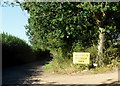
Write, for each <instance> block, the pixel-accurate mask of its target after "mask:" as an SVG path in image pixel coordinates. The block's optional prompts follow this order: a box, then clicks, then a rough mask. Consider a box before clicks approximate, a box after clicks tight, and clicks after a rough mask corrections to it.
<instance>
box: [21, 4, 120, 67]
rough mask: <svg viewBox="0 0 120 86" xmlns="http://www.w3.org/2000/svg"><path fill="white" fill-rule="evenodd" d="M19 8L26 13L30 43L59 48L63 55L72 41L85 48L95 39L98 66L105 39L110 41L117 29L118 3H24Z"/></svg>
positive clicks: (93, 42)
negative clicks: (27, 14) (28, 16)
mask: <svg viewBox="0 0 120 86" xmlns="http://www.w3.org/2000/svg"><path fill="white" fill-rule="evenodd" d="M21 7H22V8H23V9H24V10H27V11H28V13H29V14H30V18H29V19H28V23H29V25H27V26H26V29H27V31H28V32H27V34H28V35H29V37H30V39H31V43H32V44H33V46H35V47H40V48H43V49H45V48H48V47H49V48H52V49H58V48H61V50H62V54H63V55H67V52H70V51H71V50H72V46H73V44H74V43H79V44H80V46H83V47H87V46H91V45H92V44H96V43H97V40H98V39H99V41H98V58H96V61H97V63H98V65H99V66H103V65H104V64H103V60H104V58H103V54H104V48H105V42H106V43H107V42H108V40H110V41H111V42H113V41H114V40H115V39H116V38H117V35H118V34H119V32H120V29H119V27H120V25H119V21H120V16H119V13H120V3H110V2H98V3H94V2H84V3H81V2H79V3H72V2H65V3H57V2H51V3H49V2H25V3H22V4H21ZM98 34H99V37H98ZM64 57H67V56H64Z"/></svg>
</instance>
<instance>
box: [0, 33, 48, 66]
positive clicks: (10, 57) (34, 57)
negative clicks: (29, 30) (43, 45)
mask: <svg viewBox="0 0 120 86" xmlns="http://www.w3.org/2000/svg"><path fill="white" fill-rule="evenodd" d="M0 35H1V37H2V38H1V40H0V42H2V66H3V68H6V67H10V66H15V65H21V64H26V63H30V62H34V61H39V60H44V59H46V58H47V57H49V50H44V51H43V50H41V49H33V48H32V47H31V46H30V45H28V44H27V43H26V42H25V41H24V40H21V39H20V38H17V37H15V36H12V35H8V34H7V33H2V34H0Z"/></svg>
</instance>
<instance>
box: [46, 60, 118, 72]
mask: <svg viewBox="0 0 120 86" xmlns="http://www.w3.org/2000/svg"><path fill="white" fill-rule="evenodd" d="M117 69H118V65H117V62H116V61H115V62H114V64H113V63H112V64H109V65H106V66H104V67H96V68H90V69H88V67H87V65H77V64H73V63H72V61H71V60H66V61H63V62H61V63H60V62H58V61H57V60H55V59H53V60H52V61H51V62H50V63H49V64H46V65H45V66H44V71H45V73H57V74H78V73H79V74H99V73H108V72H112V71H115V70H117Z"/></svg>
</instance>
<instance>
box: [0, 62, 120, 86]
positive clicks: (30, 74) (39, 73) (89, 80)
mask: <svg viewBox="0 0 120 86" xmlns="http://www.w3.org/2000/svg"><path fill="white" fill-rule="evenodd" d="M47 63H49V61H43V62H34V63H31V64H26V65H22V66H16V67H12V68H9V69H6V70H3V80H2V81H3V83H2V84H3V85H4V84H98V85H100V84H114V83H115V84H116V82H117V81H118V76H119V75H118V71H117V70H116V71H113V72H110V73H104V74H68V75H66V74H64V75H62V74H47V73H44V72H43V69H42V68H43V66H44V64H47ZM117 84H120V83H118V82H117Z"/></svg>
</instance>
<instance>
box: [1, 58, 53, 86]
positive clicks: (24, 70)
mask: <svg viewBox="0 0 120 86" xmlns="http://www.w3.org/2000/svg"><path fill="white" fill-rule="evenodd" d="M51 60H52V58H51V59H50V58H49V59H48V58H47V59H45V60H43V61H37V62H34V63H29V64H25V65H20V66H14V67H9V68H7V69H3V70H2V85H3V86H4V85H15V84H32V82H34V81H35V82H40V81H41V80H40V79H37V80H34V81H33V80H32V79H30V77H32V76H34V77H37V76H38V74H39V76H40V75H42V73H43V70H42V67H43V65H45V64H48V63H49V62H50V61H51ZM39 78H40V77H39Z"/></svg>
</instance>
